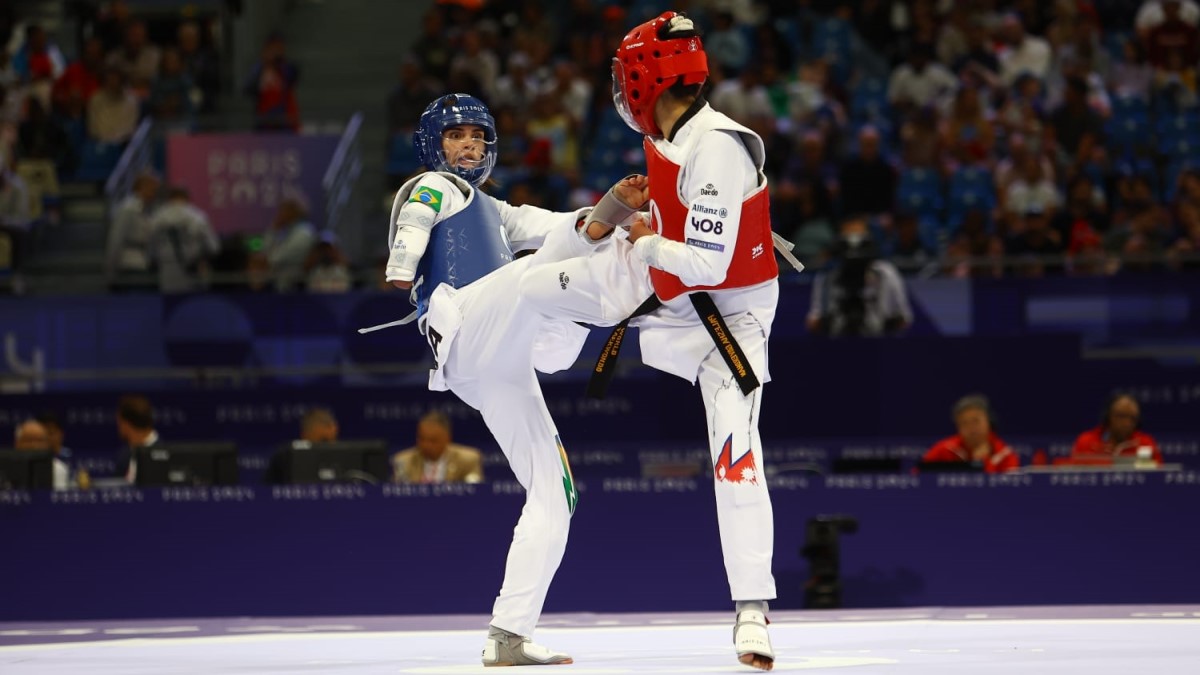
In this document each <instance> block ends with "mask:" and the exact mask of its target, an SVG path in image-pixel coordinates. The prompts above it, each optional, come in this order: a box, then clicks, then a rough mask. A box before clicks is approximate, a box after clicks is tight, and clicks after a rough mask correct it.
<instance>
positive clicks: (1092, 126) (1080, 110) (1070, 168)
mask: <svg viewBox="0 0 1200 675" xmlns="http://www.w3.org/2000/svg"><path fill="white" fill-rule="evenodd" d="M1050 124H1051V126H1052V127H1053V129H1054V137H1055V140H1056V141H1057V144H1058V149H1059V151H1060V153H1061V154H1060V157H1059V162H1058V163H1059V166H1062V167H1065V171H1064V173H1067V174H1071V173H1075V172H1077V171H1079V170H1080V169H1081V168H1082V167H1083V166H1084V165H1085V164H1087V162H1088V161H1089V160H1090V159H1091V157H1092V152H1093V150H1094V149H1095V148H1096V147H1098V146H1099V145H1100V144H1101V143H1102V142H1103V141H1104V131H1103V130H1104V123H1103V121H1102V120H1101V119H1100V116H1099V115H1097V114H1096V112H1095V111H1094V110H1092V108H1091V106H1089V105H1088V84H1087V81H1086V80H1084V79H1083V78H1082V77H1070V78H1068V79H1067V89H1066V98H1065V99H1064V101H1063V104H1062V106H1061V107H1059V108H1058V109H1056V110H1055V111H1054V112H1053V113H1052V114H1051V115H1050Z"/></svg>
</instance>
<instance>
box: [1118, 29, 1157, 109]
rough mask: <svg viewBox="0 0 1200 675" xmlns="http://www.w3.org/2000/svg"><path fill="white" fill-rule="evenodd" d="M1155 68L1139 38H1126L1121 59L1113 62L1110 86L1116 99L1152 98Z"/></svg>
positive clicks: (1144, 99)
mask: <svg viewBox="0 0 1200 675" xmlns="http://www.w3.org/2000/svg"><path fill="white" fill-rule="evenodd" d="M1153 82H1154V69H1153V68H1151V67H1150V64H1149V63H1148V62H1147V61H1146V52H1145V50H1144V49H1142V45H1141V43H1139V42H1138V41H1137V40H1133V39H1126V40H1125V41H1124V43H1123V44H1122V45H1121V60H1120V61H1117V62H1116V63H1115V64H1113V67H1112V72H1111V73H1109V78H1108V87H1109V89H1110V90H1112V93H1113V97H1114V98H1116V99H1129V98H1132V99H1139V100H1142V101H1149V100H1150V87H1151V85H1152V84H1153Z"/></svg>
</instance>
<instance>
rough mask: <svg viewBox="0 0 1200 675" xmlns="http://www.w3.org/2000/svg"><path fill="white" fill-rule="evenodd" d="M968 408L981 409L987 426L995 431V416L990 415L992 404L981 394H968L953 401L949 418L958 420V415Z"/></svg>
mask: <svg viewBox="0 0 1200 675" xmlns="http://www.w3.org/2000/svg"><path fill="white" fill-rule="evenodd" d="M968 410H982V411H983V416H984V417H986V418H987V421H988V426H990V427H992V430H993V431H995V426H996V418H995V417H994V416H993V415H992V404H991V403H990V402H989V401H988V398H987V397H986V396H984V395H983V394H968V395H966V396H964V397H962V398H960V399H958V400H957V401H955V402H954V407H953V408H951V409H950V419H952V420H954V421H955V422H957V421H958V416H959V415H961V414H962V413H964V412H966V411H968Z"/></svg>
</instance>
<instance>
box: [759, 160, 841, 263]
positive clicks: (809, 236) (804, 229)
mask: <svg viewBox="0 0 1200 675" xmlns="http://www.w3.org/2000/svg"><path fill="white" fill-rule="evenodd" d="M771 212H772V216H771V218H772V220H773V221H774V222H776V223H796V228H795V230H793V231H792V233H791V235H789V236H788V240H789V241H791V242H792V243H793V244H795V245H796V248H795V249H793V251H792V253H793V254H794V255H795V256H796V257H797V258H799V259H800V261H801V262H803V263H804V264H805V265H807V266H811V267H812V268H814V269H815V268H816V267H817V265H819V264H820V262H821V257H822V256H823V255H824V254H825V252H826V251H828V250H829V249H830V247H832V246H833V243H834V239H835V237H836V235H835V234H834V231H833V222H832V221H831V220H830V218H829V216H828V215H827V214H823V213H821V212H820V210H818V208H817V198H816V195H814V194H813V184H812V183H810V182H807V181H805V182H800V183H793V182H790V181H785V182H783V183H780V184H779V186H778V187H776V188H775V194H774V195H772V200H771Z"/></svg>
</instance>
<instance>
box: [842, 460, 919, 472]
mask: <svg viewBox="0 0 1200 675" xmlns="http://www.w3.org/2000/svg"><path fill="white" fill-rule="evenodd" d="M829 468H830V469H831V470H832V471H833V473H837V474H847V473H900V469H901V468H903V467H902V466H901V462H900V458H899V457H853V458H849V457H839V458H837V459H835V460H833V462H831V463H830V467H829Z"/></svg>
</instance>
